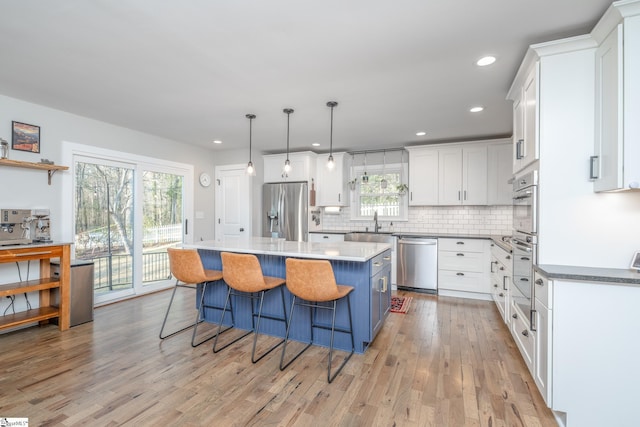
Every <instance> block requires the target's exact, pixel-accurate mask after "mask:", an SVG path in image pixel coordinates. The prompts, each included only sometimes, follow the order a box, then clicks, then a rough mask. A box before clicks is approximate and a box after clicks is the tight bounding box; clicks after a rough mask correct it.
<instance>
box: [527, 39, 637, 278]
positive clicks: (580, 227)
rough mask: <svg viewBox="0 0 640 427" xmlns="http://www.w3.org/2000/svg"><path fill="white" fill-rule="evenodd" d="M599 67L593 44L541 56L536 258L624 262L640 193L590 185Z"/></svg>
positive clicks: (633, 241) (632, 243) (632, 242)
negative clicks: (604, 191)
mask: <svg viewBox="0 0 640 427" xmlns="http://www.w3.org/2000/svg"><path fill="white" fill-rule="evenodd" d="M594 68H595V66H594V51H593V49H587V50H581V51H578V52H572V53H568V54H561V55H552V56H547V57H543V58H541V94H540V112H541V114H540V159H541V160H540V166H539V167H540V221H539V227H540V229H539V235H540V241H539V247H538V253H539V258H538V262H539V263H540V264H560V265H575V266H591V267H609V268H625V269H626V268H628V267H629V264H630V262H631V257H632V255H633V253H634V251H636V250H640V227H638V225H637V224H638V219H640V192H635V193H631V192H622V193H609V194H599V193H594V192H593V184H592V183H591V181H589V156H592V155H593V153H594V87H595V76H594Z"/></svg>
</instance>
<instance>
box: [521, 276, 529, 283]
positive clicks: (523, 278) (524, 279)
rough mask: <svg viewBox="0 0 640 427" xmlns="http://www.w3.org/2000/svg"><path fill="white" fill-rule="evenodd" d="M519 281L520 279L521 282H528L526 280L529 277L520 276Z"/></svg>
mask: <svg viewBox="0 0 640 427" xmlns="http://www.w3.org/2000/svg"><path fill="white" fill-rule="evenodd" d="M520 281H521V282H528V281H529V279H527V278H526V277H521V278H520Z"/></svg>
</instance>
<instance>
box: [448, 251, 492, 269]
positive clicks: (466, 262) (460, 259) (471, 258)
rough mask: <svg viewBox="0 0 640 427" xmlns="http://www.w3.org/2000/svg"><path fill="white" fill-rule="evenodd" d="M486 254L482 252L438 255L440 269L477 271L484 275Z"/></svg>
mask: <svg viewBox="0 0 640 427" xmlns="http://www.w3.org/2000/svg"><path fill="white" fill-rule="evenodd" d="M484 259H485V258H484V254H483V253H481V252H449V251H440V253H438V267H439V268H442V269H444V270H463V271H476V272H478V273H482V272H483V271H484V270H485V265H483V263H484V262H485V261H484Z"/></svg>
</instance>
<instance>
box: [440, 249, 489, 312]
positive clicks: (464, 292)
mask: <svg viewBox="0 0 640 427" xmlns="http://www.w3.org/2000/svg"><path fill="white" fill-rule="evenodd" d="M487 245H488V241H487V240H486V239H451V238H439V239H438V294H440V295H448V296H458V297H466V298H476V299H485V300H491V299H492V296H491V288H490V285H489V260H490V254H489V250H488V246H487Z"/></svg>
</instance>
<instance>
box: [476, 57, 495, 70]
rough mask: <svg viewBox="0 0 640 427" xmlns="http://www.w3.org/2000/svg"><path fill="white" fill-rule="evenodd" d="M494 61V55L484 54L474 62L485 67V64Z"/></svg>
mask: <svg viewBox="0 0 640 427" xmlns="http://www.w3.org/2000/svg"><path fill="white" fill-rule="evenodd" d="M494 62H496V57H495V56H484V57H482V58H480V59H478V62H476V64H477V65H478V66H479V67H486V66H487V65H491V64H493V63H494Z"/></svg>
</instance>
